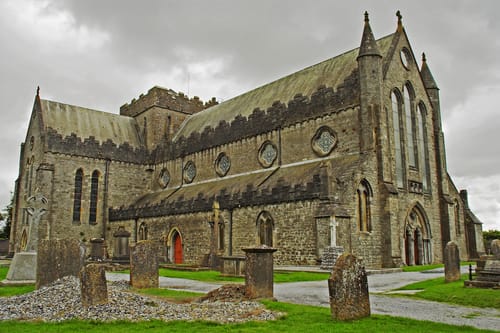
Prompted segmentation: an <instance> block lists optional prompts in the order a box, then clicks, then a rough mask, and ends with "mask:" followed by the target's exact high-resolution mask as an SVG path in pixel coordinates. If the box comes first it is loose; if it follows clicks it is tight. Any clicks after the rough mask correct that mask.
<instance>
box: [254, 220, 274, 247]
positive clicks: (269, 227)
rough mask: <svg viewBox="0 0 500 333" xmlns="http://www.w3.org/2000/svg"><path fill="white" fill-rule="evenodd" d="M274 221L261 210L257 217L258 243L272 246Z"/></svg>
mask: <svg viewBox="0 0 500 333" xmlns="http://www.w3.org/2000/svg"><path fill="white" fill-rule="evenodd" d="M273 230H274V221H273V218H272V216H271V214H269V212H267V211H263V212H261V213H260V214H259V216H258V217H257V233H258V240H259V244H260V245H267V246H270V247H272V246H273Z"/></svg>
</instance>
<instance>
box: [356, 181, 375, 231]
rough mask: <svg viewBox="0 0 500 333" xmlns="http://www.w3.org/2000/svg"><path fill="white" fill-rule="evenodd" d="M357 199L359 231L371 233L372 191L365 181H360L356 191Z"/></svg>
mask: <svg viewBox="0 0 500 333" xmlns="http://www.w3.org/2000/svg"><path fill="white" fill-rule="evenodd" d="M356 192H357V197H358V225H359V230H360V231H366V232H371V231H372V225H371V210H370V201H371V196H372V191H371V187H370V184H369V183H368V182H367V181H366V180H362V181H361V182H360V184H359V187H358V189H357V191H356Z"/></svg>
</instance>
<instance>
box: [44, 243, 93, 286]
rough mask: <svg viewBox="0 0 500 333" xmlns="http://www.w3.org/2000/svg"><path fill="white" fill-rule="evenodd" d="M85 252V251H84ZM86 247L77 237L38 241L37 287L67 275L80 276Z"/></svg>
mask: <svg viewBox="0 0 500 333" xmlns="http://www.w3.org/2000/svg"><path fill="white" fill-rule="evenodd" d="M82 252H83V253H82ZM84 255H85V249H84V248H82V247H81V246H80V241H79V240H77V239H51V240H48V239H43V240H40V241H39V243H38V255H37V272H36V288H37V289H39V288H40V287H43V286H45V285H48V284H50V283H52V282H54V281H56V280H57V279H60V278H62V277H64V276H67V275H73V276H78V275H79V273H80V270H81V268H82V266H83V257H84Z"/></svg>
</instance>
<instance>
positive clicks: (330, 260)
mask: <svg viewBox="0 0 500 333" xmlns="http://www.w3.org/2000/svg"><path fill="white" fill-rule="evenodd" d="M329 226H330V245H329V246H327V247H325V249H324V250H323V254H322V255H321V266H320V268H321V269H327V270H331V269H333V266H335V263H336V262H337V259H338V257H339V256H340V255H341V254H342V253H344V248H343V247H342V246H337V226H338V223H337V221H335V218H333V217H332V218H330V224H329Z"/></svg>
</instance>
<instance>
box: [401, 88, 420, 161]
mask: <svg viewBox="0 0 500 333" xmlns="http://www.w3.org/2000/svg"><path fill="white" fill-rule="evenodd" d="M414 96H415V94H414V93H413V88H412V87H411V85H410V83H407V84H406V85H405V86H404V89H403V100H404V108H405V119H406V147H407V149H408V165H409V166H410V167H415V168H416V167H417V158H416V150H415V143H416V141H417V140H416V137H415V134H416V133H415V121H414V119H415V111H414V104H415V103H414Z"/></svg>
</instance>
